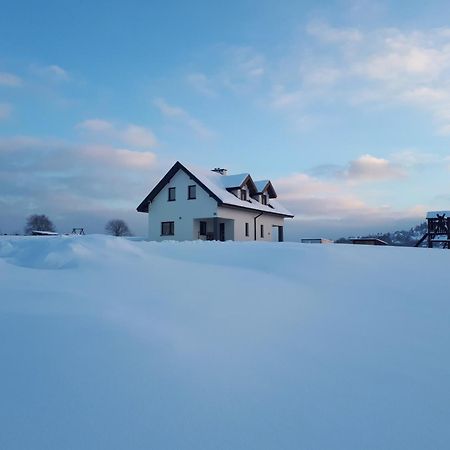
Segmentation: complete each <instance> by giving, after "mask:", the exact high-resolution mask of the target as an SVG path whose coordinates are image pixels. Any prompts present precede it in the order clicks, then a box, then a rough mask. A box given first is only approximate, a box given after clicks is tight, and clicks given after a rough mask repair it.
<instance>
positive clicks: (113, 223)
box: [105, 219, 131, 236]
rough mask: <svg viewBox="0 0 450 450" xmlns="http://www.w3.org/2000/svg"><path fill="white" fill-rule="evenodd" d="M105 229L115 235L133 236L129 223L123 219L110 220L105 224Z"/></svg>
mask: <svg viewBox="0 0 450 450" xmlns="http://www.w3.org/2000/svg"><path fill="white" fill-rule="evenodd" d="M105 231H106V232H107V233H108V234H112V235H113V236H131V231H130V229H129V228H128V225H127V224H126V223H125V221H124V220H122V219H112V220H110V221H109V222H108V223H107V224H106V226H105Z"/></svg>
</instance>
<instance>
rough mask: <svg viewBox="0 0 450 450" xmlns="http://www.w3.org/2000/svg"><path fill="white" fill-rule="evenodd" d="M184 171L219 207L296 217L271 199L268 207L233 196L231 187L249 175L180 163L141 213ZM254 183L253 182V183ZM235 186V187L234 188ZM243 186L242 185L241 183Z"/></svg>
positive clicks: (161, 183)
mask: <svg viewBox="0 0 450 450" xmlns="http://www.w3.org/2000/svg"><path fill="white" fill-rule="evenodd" d="M180 169H181V170H184V171H185V172H186V173H188V175H189V176H191V177H192V178H193V179H194V180H197V182H198V183H199V184H200V186H202V187H203V188H204V189H206V190H207V191H209V193H210V194H211V196H212V197H214V198H215V199H216V200H217V202H218V204H219V206H231V207H238V208H245V209H253V210H255V211H259V212H266V213H270V214H279V215H282V216H286V217H294V215H293V214H292V213H291V212H290V211H289V210H287V209H286V208H285V207H284V206H283V205H281V203H280V202H278V201H277V200H275V199H273V198H271V199H269V202H268V204H267V205H263V204H262V203H260V202H258V201H257V200H255V199H253V198H251V197H249V198H248V200H241V199H240V198H238V197H236V195H234V194H232V193H231V192H230V191H228V190H227V189H229V188H230V187H236V186H239V184H237V185H236V184H234V183H235V182H236V181H239V180H241V181H242V182H243V181H245V180H246V178H247V177H248V176H249V174H248V173H247V174H238V175H221V174H220V173H217V172H213V171H211V170H206V169H202V168H198V167H195V166H187V165H183V164H181V163H180V162H176V163H175V164H174V166H173V167H172V168H171V169H170V170H169V171H168V172H167V174H166V175H165V176H164V177H163V179H162V180H161V181H160V182H159V183H158V184H157V185H156V187H155V188H154V189H153V190H152V191H151V192H150V194H149V195H147V197H146V198H145V199H144V200H143V201H142V202H141V204H140V205H139V206H138V207H137V210H138V211H139V212H147V211H148V203H149V202H151V201H152V200H153V198H155V196H156V195H157V194H158V193H159V192H160V191H161V189H162V188H163V187H164V186H165V185H166V183H167V182H168V180H169V179H170V178H172V177H173V176H174V175H175V174H176V173H177V172H178V171H179V170H180ZM244 175H245V177H244ZM251 183H253V181H251ZM233 184H234V186H232V185H233ZM241 184H242V183H241Z"/></svg>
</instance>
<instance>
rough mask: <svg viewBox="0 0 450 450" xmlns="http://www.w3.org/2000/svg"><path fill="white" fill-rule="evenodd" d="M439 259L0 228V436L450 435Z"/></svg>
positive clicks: (12, 443)
mask: <svg viewBox="0 0 450 450" xmlns="http://www.w3.org/2000/svg"><path fill="white" fill-rule="evenodd" d="M449 264H450V252H446V251H442V250H428V249H412V248H391V247H390V248H386V247H363V246H346V245H327V246H320V245H317V246H315V245H301V244H294V243H284V244H270V243H259V244H258V243H232V242H230V243H210V242H191V243H188V242H187V243H162V244H158V243H150V242H144V241H132V240H127V239H121V238H111V237H104V236H70V237H31V238H9V237H8V238H7V237H2V238H0V361H1V366H0V420H1V422H0V423H1V432H0V448H1V449H5V450H13V449H46V450H47V449H54V448H55V449H56V448H58V449H64V450H69V449H73V450H79V449H84V450H85V449H96V450H98V449H108V450H111V449H118V450H119V449H120V450H123V449H247V450H248V449H277V450H279V449H308V450H311V449H345V450H348V449H365V450H367V449H408V450H411V449H421V450H422V449H425V448H427V449H434V450H436V449H444V448H448V442H449V441H450V427H449V426H448V424H449V420H450V359H449V357H448V355H449V342H450V327H449V319H450V299H449V294H448V274H447V272H448V267H449Z"/></svg>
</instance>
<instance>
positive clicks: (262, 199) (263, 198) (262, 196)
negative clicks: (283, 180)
mask: <svg viewBox="0 0 450 450" xmlns="http://www.w3.org/2000/svg"><path fill="white" fill-rule="evenodd" d="M261 203H262V204H263V205H267V195H266V194H262V195H261Z"/></svg>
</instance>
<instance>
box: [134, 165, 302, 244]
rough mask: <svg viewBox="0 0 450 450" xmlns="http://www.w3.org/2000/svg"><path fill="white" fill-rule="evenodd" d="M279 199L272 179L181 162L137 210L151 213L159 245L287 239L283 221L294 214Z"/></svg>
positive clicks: (152, 231) (152, 232)
mask: <svg viewBox="0 0 450 450" xmlns="http://www.w3.org/2000/svg"><path fill="white" fill-rule="evenodd" d="M276 197H277V194H276V192H275V189H274V188H273V186H272V183H271V182H270V181H269V180H261V181H253V180H252V178H251V176H250V174H248V173H242V174H239V175H227V172H226V170H224V169H214V170H212V171H208V170H203V169H197V168H195V169H194V168H191V167H188V166H185V165H183V164H181V163H180V162H176V163H175V164H174V165H173V167H172V168H171V169H170V170H169V171H168V172H167V173H166V175H164V177H163V178H162V179H161V181H160V182H159V183H158V184H157V185H156V186H155V187H154V189H153V190H152V191H151V192H150V194H148V195H147V197H145V199H144V200H143V201H142V202H141V204H140V205H139V206H138V207H137V210H138V211H139V212H143V213H148V237H149V239H150V240H154V241H162V240H166V239H172V240H176V241H187V240H194V239H203V240H220V241H226V240H236V241H253V240H255V241H271V240H272V239H273V238H276V239H277V240H278V241H283V224H284V219H285V218H286V217H290V218H292V217H294V216H293V215H292V214H291V213H290V212H289V211H288V210H287V209H285V208H284V207H283V206H282V205H281V204H280V203H279V202H278V201H277V200H276ZM272 233H276V235H274V236H273V237H272Z"/></svg>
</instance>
